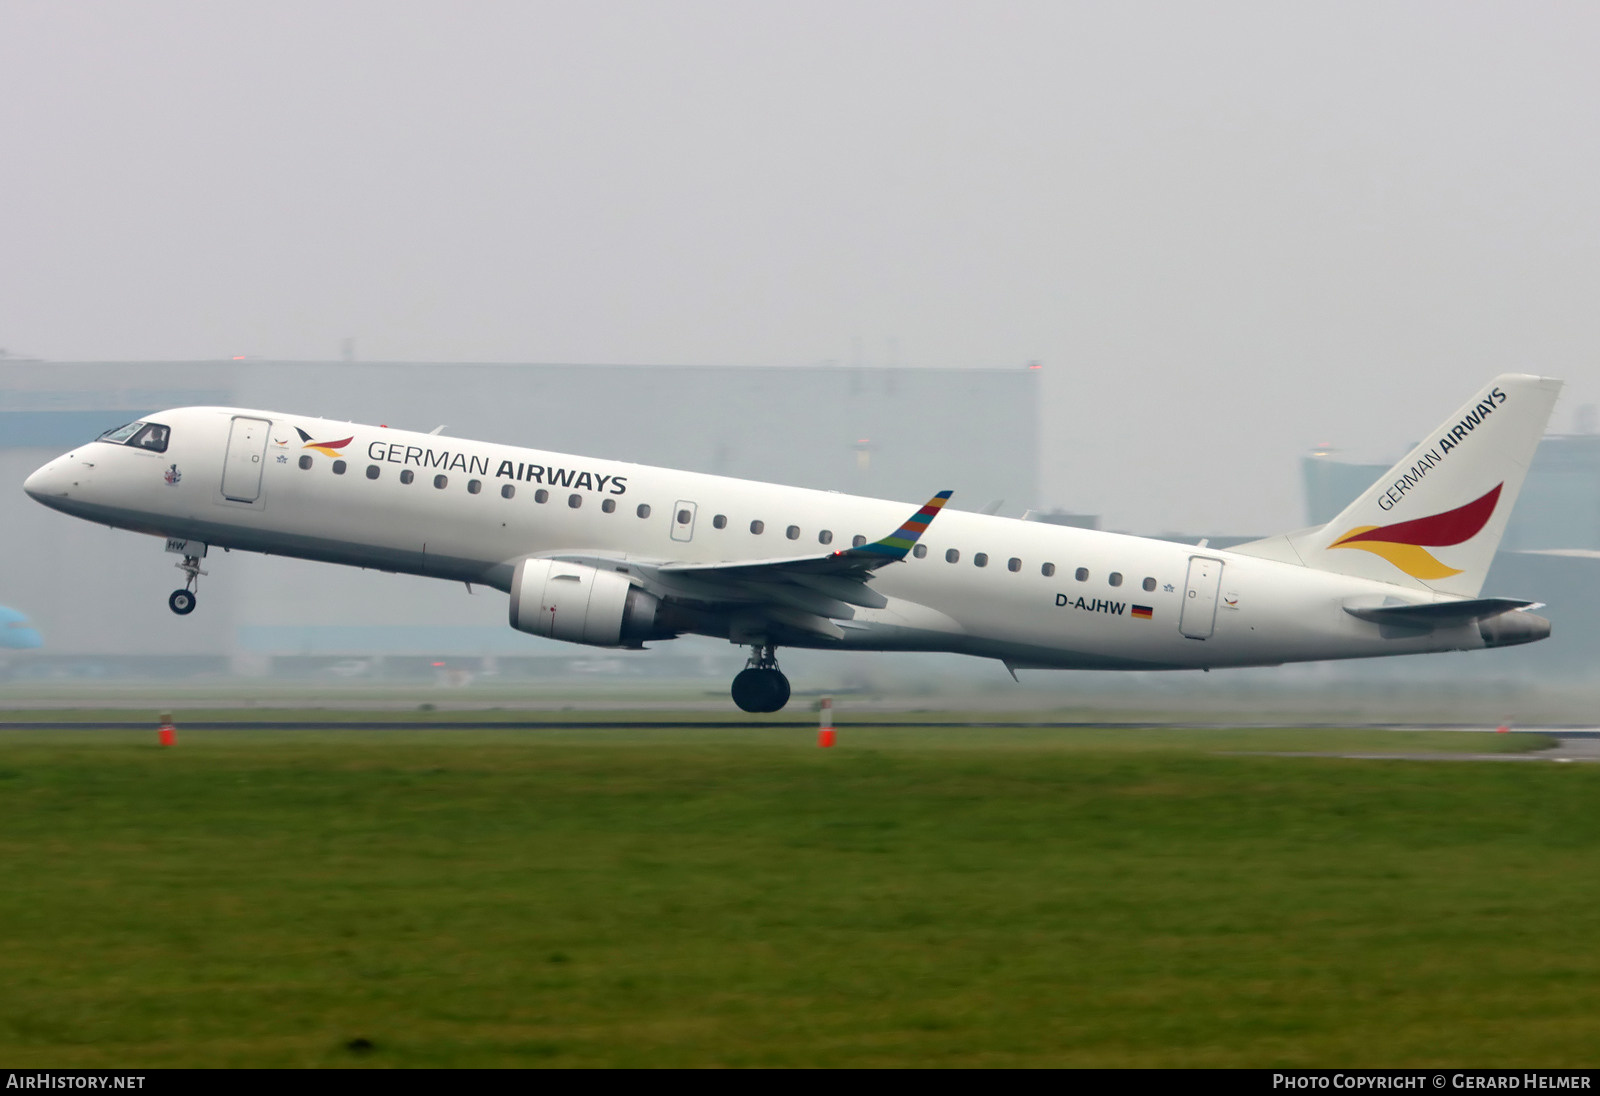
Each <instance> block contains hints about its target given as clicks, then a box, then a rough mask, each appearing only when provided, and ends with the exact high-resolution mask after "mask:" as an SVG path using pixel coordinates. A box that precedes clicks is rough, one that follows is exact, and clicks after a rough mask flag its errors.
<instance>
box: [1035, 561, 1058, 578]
mask: <svg viewBox="0 0 1600 1096" xmlns="http://www.w3.org/2000/svg"><path fill="white" fill-rule="evenodd" d="M1039 573H1040V574H1041V575H1043V576H1044V577H1045V578H1049V577H1050V576H1051V575H1053V574H1055V573H1056V565H1055V564H1053V563H1046V564H1044V565H1043V566H1042V567H1040V568H1039Z"/></svg>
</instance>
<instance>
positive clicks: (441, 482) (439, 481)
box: [433, 476, 450, 491]
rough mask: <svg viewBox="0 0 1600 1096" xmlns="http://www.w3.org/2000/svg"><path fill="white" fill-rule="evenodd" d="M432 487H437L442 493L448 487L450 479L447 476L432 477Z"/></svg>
mask: <svg viewBox="0 0 1600 1096" xmlns="http://www.w3.org/2000/svg"><path fill="white" fill-rule="evenodd" d="M433 485H434V486H435V487H437V488H438V489H439V490H441V491H443V490H444V489H445V488H446V487H448V486H449V485H450V477H449V476H434V477H433Z"/></svg>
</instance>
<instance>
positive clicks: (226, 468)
mask: <svg viewBox="0 0 1600 1096" xmlns="http://www.w3.org/2000/svg"><path fill="white" fill-rule="evenodd" d="M271 427H272V424H271V423H270V422H267V421H266V420H265V419H246V418H236V419H234V420H233V428H232V430H230V431H229V433H228V458H227V461H226V462H225V463H224V464H223V466H222V497H223V498H225V499H227V500H228V501H229V502H255V501H256V500H257V499H258V498H260V497H261V464H262V462H263V461H264V460H266V454H267V431H268V430H269V429H271Z"/></svg>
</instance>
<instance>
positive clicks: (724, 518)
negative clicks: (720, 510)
mask: <svg viewBox="0 0 1600 1096" xmlns="http://www.w3.org/2000/svg"><path fill="white" fill-rule="evenodd" d="M727 527H728V515H727V514H718V515H717V516H716V517H714V518H712V519H711V528H713V529H726V528H727Z"/></svg>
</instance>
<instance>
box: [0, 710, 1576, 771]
mask: <svg viewBox="0 0 1600 1096" xmlns="http://www.w3.org/2000/svg"><path fill="white" fill-rule="evenodd" d="M176 722H177V724H178V725H179V726H180V727H181V728H182V729H183V730H190V731H340V730H350V731H418V730H437V731H487V730H495V731H503V730H522V731H554V730H574V729H584V730H595V731H618V730H624V731H625V730H678V729H688V728H707V727H715V728H727V729H729V730H749V731H762V730H798V729H809V728H814V727H816V726H817V720H816V718H815V717H808V718H803V719H763V720H718V719H707V720H699V719H693V718H680V719H637V720H636V719H608V720H588V719H581V718H579V719H572V718H567V719H561V718H550V717H548V716H545V715H541V716H540V717H539V718H532V719H516V718H512V719H494V720H490V719H454V718H450V717H449V716H444V717H439V718H429V719H412V720H396V719H387V718H378V719H348V718H347V719H338V718H333V719H321V720H317V719H199V720H188V719H184V718H183V716H182V715H181V714H179V715H178V718H177V720H176ZM840 725H841V729H861V730H869V729H873V728H879V729H886V730H887V729H904V728H907V727H929V728H943V727H965V728H972V729H974V730H1000V729H1010V730H1075V729H1076V730H1082V729H1088V728H1095V729H1105V728H1108V727H1110V728H1119V729H1126V730H1130V731H1135V730H1139V731H1147V730H1232V729H1237V728H1240V727H1249V726H1252V724H1250V723H1241V722H1240V721H1238V720H1230V721H1225V722H1215V723H1201V722H1181V723H1180V722H1159V723H1148V722H1147V723H1119V722H1114V721H1108V720H1080V721H1041V720H1028V721H1022V720H986V721H970V720H949V719H943V720H941V719H937V718H935V719H928V720H911V719H906V718H901V719H897V720H887V719H852V720H849V721H848V722H844V721H841V724H840ZM1259 726H1263V727H1266V726H1270V727H1274V728H1283V729H1290V730H1304V731H1308V732H1314V731H1319V730H1391V731H1396V732H1404V731H1463V732H1478V733H1483V732H1485V731H1488V730H1489V729H1490V728H1487V727H1485V726H1483V725H1482V724H1470V725H1468V724H1454V725H1441V724H1390V723H1317V724H1300V725H1295V726H1292V727H1286V726H1285V725H1284V724H1282V723H1268V724H1260V725H1259ZM155 727H156V723H155V721H153V720H149V719H145V720H93V719H88V720H4V719H0V732H3V731H83V730H110V731H149V730H153V729H155ZM1505 733H1507V734H1517V735H1530V734H1537V735H1545V736H1549V737H1551V738H1554V739H1556V740H1557V744H1556V745H1555V746H1554V747H1552V748H1550V749H1547V750H1534V751H1530V752H1527V753H1483V754H1468V753H1437V752H1393V753H1391V752H1384V753H1373V752H1360V753H1343V752H1327V751H1316V750H1296V751H1280V752H1271V753H1259V752H1252V755H1253V756H1270V757H1333V758H1345V759H1350V760H1369V761H1555V762H1600V728H1596V727H1518V728H1516V729H1515V730H1507V731H1506V732H1505Z"/></svg>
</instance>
